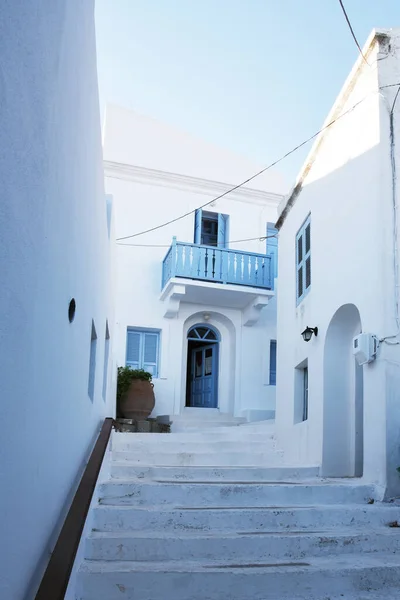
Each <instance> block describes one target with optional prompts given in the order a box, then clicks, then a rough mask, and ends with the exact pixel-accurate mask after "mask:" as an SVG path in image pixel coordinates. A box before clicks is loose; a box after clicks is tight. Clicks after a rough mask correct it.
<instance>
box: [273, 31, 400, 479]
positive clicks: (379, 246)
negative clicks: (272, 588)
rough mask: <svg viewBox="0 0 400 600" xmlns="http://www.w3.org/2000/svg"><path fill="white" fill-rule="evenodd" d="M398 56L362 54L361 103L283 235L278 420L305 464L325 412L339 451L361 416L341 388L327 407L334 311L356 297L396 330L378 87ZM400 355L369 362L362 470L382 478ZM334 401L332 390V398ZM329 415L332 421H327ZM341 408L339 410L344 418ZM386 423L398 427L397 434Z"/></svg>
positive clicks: (325, 145) (394, 421) (385, 125)
mask: <svg viewBox="0 0 400 600" xmlns="http://www.w3.org/2000/svg"><path fill="white" fill-rule="evenodd" d="M393 42H394V41H392V49H391V52H392V53H393V51H394V48H395V47H396V46H397V47H398V38H397V39H396V41H395V43H393ZM397 51H398V49H397ZM398 60H399V59H398V54H396V55H393V54H390V52H389V50H388V47H387V45H386V44H383V45H382V47H381V49H380V53H379V46H378V45H377V44H376V45H375V46H374V48H373V50H372V52H371V53H370V55H369V56H368V62H369V63H370V65H371V66H367V65H365V63H363V62H362V61H359V64H358V71H357V73H356V71H354V73H353V75H352V76H351V78H350V79H349V80H348V82H347V83H346V86H345V89H346V91H345V93H344V95H343V97H342V102H343V105H342V109H341V111H342V112H345V111H346V110H348V109H349V108H351V107H352V106H354V105H356V104H357V103H359V102H361V103H360V104H359V105H358V106H357V107H356V108H354V110H353V111H351V112H350V113H349V114H347V115H346V116H344V117H343V118H341V119H340V120H339V121H338V122H337V123H335V125H334V126H332V127H331V128H330V129H329V131H328V133H327V134H326V136H325V139H324V141H323V142H322V144H321V146H320V147H319V150H318V153H317V156H316V159H315V162H314V164H313V166H312V168H311V170H310V172H309V174H308V176H306V178H305V181H304V183H303V189H302V190H301V192H300V194H299V196H298V197H297V199H296V202H295V204H294V206H293V208H292V209H291V210H290V212H289V214H288V216H287V218H286V220H285V221H284V224H283V226H282V229H281V231H280V234H279V247H280V253H279V281H280V284H279V293H278V339H279V344H278V375H277V386H278V387H277V389H278V396H277V413H276V419H277V420H276V424H277V432H278V437H279V439H280V441H281V443H282V444H283V446H284V448H285V451H286V454H287V457H288V459H289V460H293V461H299V462H301V463H303V464H321V462H322V459H323V445H324V411H325V442H326V440H327V439H334V438H335V436H336V440H337V441H336V452H337V459H338V460H340V458H339V457H340V452H341V447H343V445H346V444H347V445H348V446H347V448H348V451H349V452H352V451H353V449H354V444H355V443H356V442H355V439H354V431H353V432H351V431H349V430H346V428H347V427H348V424H349V423H350V424H351V423H353V420H354V406H352V405H351V404H349V405H348V406H347V407H346V408H345V409H344V408H343V406H341V402H342V398H341V395H340V394H337V397H336V399H335V401H336V403H337V408H335V409H333V408H332V405H331V404H329V406H328V405H326V404H325V408H324V394H325V401H326V400H327V395H326V389H325V390H324V379H325V383H326V381H327V378H329V381H330V382H331V385H334V386H336V385H337V383H335V377H336V381H337V380H338V379H340V377H341V376H342V373H341V372H340V369H339V368H338V370H337V371H335V368H336V366H335V363H336V362H337V361H335V360H333V359H330V361H328V363H325V365H324V350H325V342H326V334H327V330H328V327H329V324H330V322H331V319H332V318H333V316H334V315H335V313H336V311H337V310H338V309H339V308H340V307H342V306H343V305H354V306H355V307H356V308H357V309H358V311H359V315H360V319H361V326H362V330H363V331H364V332H370V333H373V334H376V335H378V336H379V337H383V336H386V335H390V334H393V333H396V331H397V327H396V324H395V319H394V310H393V305H394V301H393V294H394V288H393V252H392V250H393V244H392V240H393V237H392V231H393V210H392V193H391V175H390V144H389V120H388V112H387V103H388V101H389V102H391V105H392V104H393V97H394V93H395V91H396V88H395V87H394V88H384V89H380V90H379V89H378V86H384V85H389V84H393V83H395V82H400V77H399V62H398ZM378 66H379V69H378ZM354 76H355V77H354ZM399 111H400V103H399V104H398V106H397V108H396V135H397V136H398V137H399V138H400V129H399V123H398V121H399V119H398V115H399V114H400V113H399ZM330 118H331V117H329V120H330ZM399 147H400V145H398V146H397V149H396V154H397V159H399V158H400V155H399V150H398V149H399ZM309 213H311V265H312V266H311V273H312V283H311V290H310V292H309V293H308V295H307V296H306V297H305V299H304V300H303V301H302V302H301V303H300V304H299V306H296V274H295V238H296V233H297V231H298V230H299V228H300V226H301V225H302V223H303V222H304V220H305V219H306V217H307V216H308V215H309ZM306 326H310V327H315V326H317V327H318V329H319V332H318V337H317V338H315V337H313V338H312V340H311V342H309V343H305V342H304V341H303V339H302V337H301V335H300V334H301V332H302V331H303V329H304V328H305V327H306ZM351 326H353V325H351ZM349 327H350V325H349ZM355 333H357V331H355V332H352V333H351V335H354V334H355ZM350 337H351V336H350ZM349 343H350V338H349ZM347 351H348V350H347V349H346V348H344V347H341V349H340V351H338V355H337V356H336V358H337V359H339V358H340V357H339V352H347ZM305 359H308V369H309V418H308V420H307V421H305V422H300V423H297V424H294V398H295V389H294V388H295V383H294V381H295V367H296V366H297V365H299V364H300V363H301V362H302V361H304V360H305ZM349 360H351V357H350V355H349ZM398 362H399V348H398V346H392V347H389V346H387V345H385V344H383V345H382V346H381V348H380V350H379V356H378V359H377V361H376V362H374V363H372V364H371V365H367V366H364V367H363V375H364V418H363V426H364V478H365V479H366V480H368V481H373V482H377V483H379V484H381V485H382V486H385V485H386V480H387V473H386V467H387V444H388V449H389V452H391V453H392V459H391V466H388V467H387V468H388V472H389V471H390V473H391V475H390V477H391V478H392V481H393V483H394V484H395V485H397V480H396V476H397V474H396V473H395V466H398V465H399V464H400V457H399V448H398V447H399V444H398V430H399V426H400V421H399V417H398V412H399V410H398V409H397V408H395V401H394V398H396V401H397V403H398V400H399V391H398V389H399V388H398V387H397V391H394V390H395V386H396V382H397V381H398V378H399V377H398ZM324 368H325V371H324ZM392 371H395V373H396V375H394V374H392ZM349 385H353V384H352V383H351V382H350V383H349ZM335 389H339V387H336V388H335ZM390 394H392V406H390V401H389V396H390ZM333 400H334V399H333V398H332V397H331V398H330V400H329V401H330V402H331V403H332V402H333ZM329 411H330V412H329ZM328 414H331V415H332V420H329V419H327V415H328ZM338 414H340V415H341V416H340V418H336V417H337V415H338ZM390 423H391V425H390ZM350 427H351V426H350ZM387 427H391V428H392V433H391V436H392V437H391V441H390V442H389V437H388V435H387ZM396 431H397V438H396V434H395V432H396ZM396 439H397V441H396ZM396 461H398V464H396Z"/></svg>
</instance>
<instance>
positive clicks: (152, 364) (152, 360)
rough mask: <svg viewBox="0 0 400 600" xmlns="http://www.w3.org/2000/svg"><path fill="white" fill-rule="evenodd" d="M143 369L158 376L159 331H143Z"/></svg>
mask: <svg viewBox="0 0 400 600" xmlns="http://www.w3.org/2000/svg"><path fill="white" fill-rule="evenodd" d="M143 338H144V344H143V369H144V370H145V371H148V372H149V373H151V374H152V375H153V377H157V374H158V373H157V358H158V338H159V335H158V333H146V332H145V333H143Z"/></svg>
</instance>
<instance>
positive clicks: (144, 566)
mask: <svg viewBox="0 0 400 600" xmlns="http://www.w3.org/2000/svg"><path fill="white" fill-rule="evenodd" d="M80 577H81V585H82V588H81V589H82V590H84V591H80V592H79V593H78V596H77V598H78V599H79V600H114V599H118V600H119V599H121V598H124V600H166V599H168V600H169V599H170V598H171V599H172V598H173V599H174V600H188V598H190V600H205V599H207V600H278V599H279V600H300V599H304V600H324V599H325V598H330V597H331V596H333V595H336V596H338V597H341V596H342V597H343V598H345V600H355V599H357V598H361V597H362V593H363V591H365V590H366V591H368V592H372V591H378V592H383V590H384V591H385V594H384V595H385V597H386V598H388V597H390V595H392V596H393V598H398V588H399V586H400V557H399V556H396V555H394V554H392V553H389V554H362V555H358V554H357V555H355V554H341V555H340V556H335V557H332V556H327V557H309V556H305V557H304V558H302V559H301V560H296V561H292V560H290V559H285V560H284V561H280V560H272V561H268V560H264V561H263V560H258V561H251V562H247V561H237V562H234V563H233V562H230V561H226V560H224V558H223V557H221V560H219V561H215V560H214V561H211V560H209V561H208V560H207V561H202V562H198V561H197V562H196V561H163V562H133V561H88V560H86V561H85V562H84V563H83V565H82V566H81V572H80ZM372 598H375V599H376V595H373V596H371V599H372Z"/></svg>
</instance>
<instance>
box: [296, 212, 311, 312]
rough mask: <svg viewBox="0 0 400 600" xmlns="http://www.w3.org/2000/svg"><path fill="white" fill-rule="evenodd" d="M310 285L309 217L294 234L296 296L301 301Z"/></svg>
mask: <svg viewBox="0 0 400 600" xmlns="http://www.w3.org/2000/svg"><path fill="white" fill-rule="evenodd" d="M310 287H311V217H310V216H309V217H308V218H307V220H306V222H305V223H304V224H303V225H302V226H301V228H300V229H299V232H298V233H297V235H296V298H297V304H298V303H299V302H301V300H302V299H303V298H304V296H305V295H306V294H307V292H308V291H309V289H310Z"/></svg>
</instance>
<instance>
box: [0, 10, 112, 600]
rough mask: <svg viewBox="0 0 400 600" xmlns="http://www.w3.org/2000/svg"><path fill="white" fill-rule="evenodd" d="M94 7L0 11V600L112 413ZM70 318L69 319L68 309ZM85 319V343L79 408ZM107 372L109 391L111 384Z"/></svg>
mask: <svg viewBox="0 0 400 600" xmlns="http://www.w3.org/2000/svg"><path fill="white" fill-rule="evenodd" d="M93 11H94V1H93V0H88V1H86V2H81V1H78V0H68V1H67V0H60V1H59V2H54V1H53V0H43V1H42V2H40V3H38V4H37V6H35V10H31V9H28V8H27V6H26V3H25V2H23V1H22V0H14V1H13V2H2V3H1V19H0V54H1V62H2V68H1V86H0V90H1V91H0V95H1V101H0V103H1V111H0V131H1V140H2V152H1V153H0V179H1V182H2V200H1V203H0V265H1V267H0V269H1V293H0V315H1V324H0V338H1V343H0V372H1V375H0V381H1V402H0V421H1V424H2V432H1V436H0V481H1V493H0V514H1V524H0V538H1V541H2V553H1V555H2V559H1V566H0V597H1V598H2V599H3V598H4V600H6V599H7V600H22V598H24V599H26V598H28V599H29V598H32V597H34V594H35V590H36V585H37V583H38V581H39V580H40V578H41V575H42V573H43V568H44V566H45V564H46V563H47V560H48V558H49V555H50V553H51V551H52V548H53V543H54V539H55V537H56V535H57V534H58V531H59V527H60V523H61V519H62V517H63V516H64V514H65V509H66V508H67V506H68V504H69V502H70V500H71V494H72V493H73V491H74V489H75V486H76V483H77V480H78V478H79V477H80V475H81V473H82V468H83V466H84V463H85V460H86V459H87V456H88V453H89V451H90V450H91V448H92V445H93V442H94V440H95V438H96V436H97V434H98V431H99V428H100V425H101V423H102V420H103V418H104V417H105V416H106V415H107V414H111V412H112V408H111V407H110V406H108V404H107V402H106V401H105V400H104V399H103V397H102V388H103V374H104V348H105V328H106V320H108V324H109V330H110V335H111V341H112V339H113V336H114V327H113V314H112V307H111V302H110V296H109V291H110V278H109V260H110V259H109V244H110V241H109V235H108V230H107V219H106V200H105V195H104V188H103V173H102V155H101V137H100V125H99V107H98V93H97V76H96V56H95V32H94V15H93ZM72 297H74V298H75V300H76V314H75V319H74V321H73V322H72V323H70V322H69V320H68V306H69V302H70V300H71V298H72ZM92 320H93V321H94V323H95V327H96V331H97V337H98V339H97V352H96V375H95V388H94V398H93V401H91V399H90V398H89V396H88V375H89V350H90V335H91V326H92ZM111 356H112V353H111V352H110V364H109V366H108V386H107V387H108V388H111V387H113V386H114V385H115V376H114V374H113V367H112V366H111Z"/></svg>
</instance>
